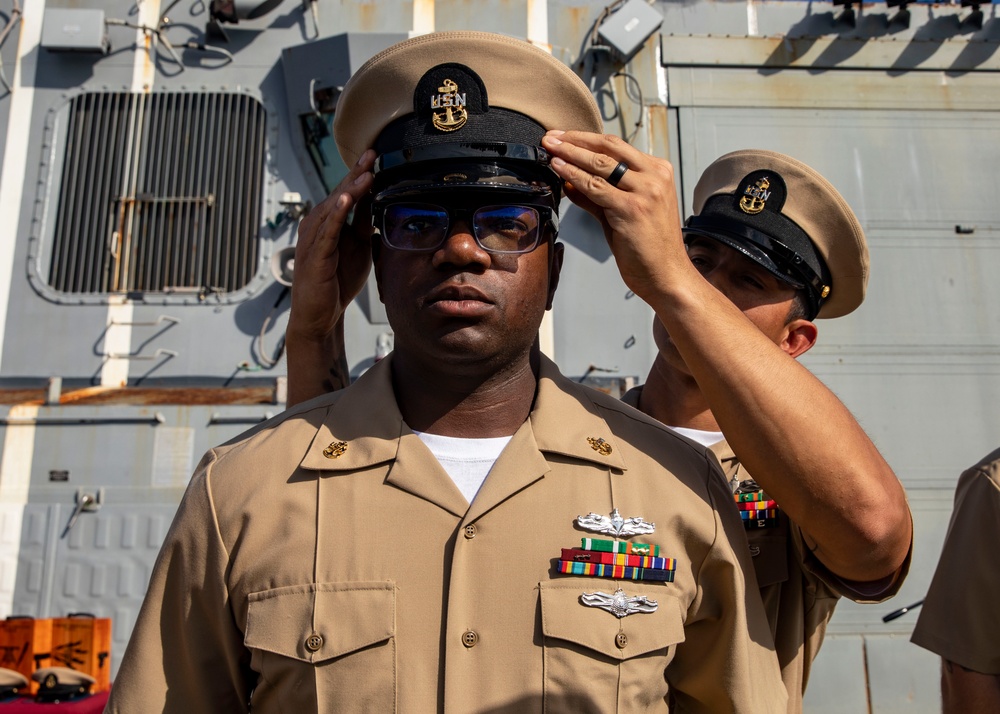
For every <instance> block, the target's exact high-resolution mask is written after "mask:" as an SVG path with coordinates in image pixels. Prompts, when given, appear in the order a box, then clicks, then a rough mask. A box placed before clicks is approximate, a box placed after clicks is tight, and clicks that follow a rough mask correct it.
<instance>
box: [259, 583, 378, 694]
mask: <svg viewBox="0 0 1000 714" xmlns="http://www.w3.org/2000/svg"><path fill="white" fill-rule="evenodd" d="M248 601H249V608H248V611H247V628H246V635H245V638H244V643H245V644H246V646H247V647H248V648H249V649H250V650H251V652H252V656H251V667H252V668H253V669H254V670H255V671H256V672H258V673H259V675H260V676H259V683H258V686H257V688H256V689H255V690H254V694H253V704H254V710H255V711H279V710H280V711H298V710H302V711H305V710H312V711H338V712H355V711H357V712H361V711H364V712H369V711H371V712H376V711H377V712H393V711H395V709H396V677H395V673H396V647H395V627H396V615H395V612H396V589H395V585H394V584H393V583H391V582H351V583H319V584H313V583H310V584H305V585H294V586H289V587H283V588H275V589H273V590H264V591H261V592H256V593H251V594H250V596H249V597H248ZM279 703H280V706H279Z"/></svg>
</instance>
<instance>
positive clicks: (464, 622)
mask: <svg viewBox="0 0 1000 714" xmlns="http://www.w3.org/2000/svg"><path fill="white" fill-rule="evenodd" d="M390 360H391V358H387V359H385V360H383V361H382V362H380V363H379V364H377V365H376V366H375V367H373V368H372V369H371V370H369V371H368V372H367V373H366V374H365V375H364V376H363V377H362V378H361V379H360V380H358V381H357V382H356V383H355V384H354V385H353V386H351V387H349V388H348V389H345V390H342V391H340V392H336V393H333V394H330V395H326V396H323V397H320V398H318V399H316V400H313V401H311V402H307V403H305V404H303V405H300V406H299V407H297V408H295V409H293V410H290V411H288V412H286V413H284V414H282V415H280V416H279V417H276V418H275V419H273V420H271V421H270V422H266V423H265V424H263V425H261V426H260V427H257V428H256V429H254V430H252V431H251V432H248V434H246V435H244V436H242V437H240V438H238V439H236V440H234V441H233V442H230V443H229V444H227V445H224V446H222V447H219V448H216V449H213V450H211V451H210V452H209V453H208V454H207V455H206V456H205V458H204V459H203V460H202V462H201V464H200V466H199V467H198V470H197V472H196V474H195V476H194V477H193V479H192V481H191V484H190V486H189V488H188V490H187V493H186V494H185V496H184V499H183V501H182V503H181V505H180V508H179V510H178V513H177V516H176V518H175V520H174V523H173V525H172V526H171V528H170V531H169V533H168V535H167V537H166V540H165V543H164V545H163V548H162V550H161V552H160V555H159V557H158V560H157V563H156V566H155V568H154V571H153V574H152V578H151V581H150V584H149V590H148V592H147V596H146V600H145V602H144V604H143V607H142V609H141V611H140V614H139V618H138V621H137V623H136V626H135V628H134V630H133V633H132V639H131V641H130V643H129V646H128V649H127V651H126V653H125V657H124V660H123V662H122V665H121V667H120V669H119V672H118V677H117V680H116V681H115V683H114V687H113V690H112V693H111V699H110V701H109V704H108V708H107V711H109V712H121V713H123V714H134V713H135V712H153V711H156V712H160V711H165V712H177V713H179V714H199V713H201V712H204V713H205V714H209V713H211V714H218V713H219V712H241V711H244V712H245V711H247V710H248V707H250V706H251V705H252V710H253V711H254V712H292V713H293V714H308V713H309V712H324V713H325V712H355V711H359V712H379V713H382V712H393V711H400V712H406V713H410V712H418V713H419V712H438V711H444V712H456V713H459V712H511V713H513V712H518V713H520V712H532V711H534V712H540V711H542V710H543V709H544V711H546V712H574V713H578V712H629V713H630V714H631V713H634V712H666V711H685V712H687V711H690V712H712V713H716V714H717V713H721V712H730V711H744V712H752V713H753V714H760V713H766V712H783V711H784V709H785V693H784V690H783V689H782V687H781V684H780V673H779V670H778V666H777V660H776V658H775V657H774V652H773V645H772V643H771V638H770V634H769V632H768V630H767V623H766V620H765V618H764V614H763V612H762V610H761V607H760V601H759V598H757V597H756V596H755V595H754V594H753V591H754V590H755V589H756V585H755V583H753V581H752V575H751V581H750V583H749V586H748V587H745V583H744V578H743V576H742V572H741V571H743V569H744V568H747V569H748V568H749V562H748V558H747V556H746V551H745V550H742V552H740V550H736V549H734V548H733V546H732V543H733V542H737V543H739V542H741V539H742V538H743V534H742V527H741V525H740V522H739V519H738V518H737V517H736V514H735V512H734V511H732V510H728V509H725V508H719V505H720V503H724V502H726V500H727V499H728V498H729V493H728V490H727V489H726V486H725V480H724V479H723V477H722V476H721V474H720V472H719V469H718V465H717V464H716V462H715V460H714V459H713V458H712V457H711V456H709V455H708V454H707V452H706V451H705V450H704V449H701V448H698V447H695V446H694V445H692V444H691V442H689V441H687V440H684V439H682V438H680V437H678V436H677V435H675V434H673V433H672V432H670V431H669V430H668V429H666V428H665V427H663V426H662V425H660V424H659V423H658V422H655V421H654V420H652V419H650V418H648V417H646V416H644V415H643V414H641V413H639V412H638V411H635V410H633V409H631V408H629V407H627V406H625V405H623V404H621V402H619V401H617V400H615V399H612V398H610V397H608V396H606V395H603V394H600V393H598V392H595V391H593V390H590V389H587V388H585V387H582V386H580V385H577V384H575V383H574V382H571V381H570V380H567V379H566V378H564V377H562V376H561V375H560V374H559V373H558V371H557V369H556V368H555V366H554V365H553V364H552V363H551V362H549V361H548V360H544V359H543V365H542V370H541V375H540V380H539V385H538V391H537V395H536V400H535V404H534V407H533V410H532V412H531V414H530V416H529V418H528V420H527V421H526V422H525V423H524V424H523V425H522V427H521V428H520V429H519V430H518V431H517V433H516V434H514V436H513V438H512V439H511V441H510V443H509V444H508V446H507V447H506V449H505V450H504V451H503V453H501V455H500V457H499V459H498V460H497V462H496V464H495V465H494V467H493V469H492V471H491V472H490V474H489V476H488V477H487V479H486V481H485V483H484V484H483V486H482V489H481V490H480V492H479V493H478V495H477V496H476V498H475V501H474V502H473V503H472V505H471V507H470V506H469V504H468V503H466V501H465V499H464V498H463V497H462V495H461V493H460V492H459V491H458V489H457V487H456V486H455V484H454V482H453V481H452V480H451V479H450V478H449V477H448V476H447V474H446V473H445V472H444V470H443V469H442V468H441V466H440V465H439V464H438V462H437V461H436V460H435V459H434V457H433V456H432V454H431V453H430V452H429V451H428V449H427V448H426V447H425V446H424V444H423V443H422V442H421V441H420V439H419V438H418V437H417V436H416V435H414V434H413V433H412V432H411V431H410V429H409V428H408V427H407V426H406V424H405V423H403V420H402V417H401V415H400V412H399V409H398V407H397V405H396V402H395V398H394V394H393V391H392V386H391V380H390ZM598 439H603V440H604V443H601V442H599V441H597V440H598ZM615 508H617V509H618V510H619V511H620V513H621V515H622V516H623V517H625V518H631V517H639V516H641V517H643V518H644V519H645V520H647V521H651V522H653V523H655V525H656V530H655V532H654V533H653V534H652V535H647V536H641V537H633V538H631V539H629V540H631V541H639V542H649V543H653V544H657V545H659V546H660V549H661V552H660V555H661V556H665V557H671V558H676V560H677V564H676V575H675V579H674V582H672V583H657V582H632V581H613V580H609V579H604V578H594V577H586V576H573V575H562V574H559V573H558V572H556V570H555V567H554V566H555V564H556V561H557V560H558V558H559V555H560V549H561V548H572V547H579V546H580V539H581V537H584V536H594V537H600V538H608V539H610V538H611V537H612V536H607V535H605V536H601V535H597V534H593V533H587V532H584V531H581V530H580V529H579V528H578V527H576V526H575V519H576V518H577V516H579V515H586V514H588V513H590V512H596V513H598V514H601V515H607V514H610V513H611V511H612V509H615ZM751 572H752V571H751ZM617 588H621V589H622V590H623V591H624V593H625V595H627V596H629V597H633V596H638V595H645V596H647V597H648V598H650V599H652V600H655V601H656V602H657V603H658V608H657V609H656V611H655V612H652V613H638V614H632V615H628V616H626V617H623V618H621V619H619V618H618V617H616V616H615V615H613V614H611V613H609V612H606V611H604V610H602V609H599V608H594V607H587V606H584V605H583V604H582V603H581V598H580V596H581V594H582V593H584V592H588V593H593V592H598V591H599V592H604V593H607V594H613V593H615V591H616V589H617ZM748 593H749V594H748ZM251 692H252V699H251Z"/></svg>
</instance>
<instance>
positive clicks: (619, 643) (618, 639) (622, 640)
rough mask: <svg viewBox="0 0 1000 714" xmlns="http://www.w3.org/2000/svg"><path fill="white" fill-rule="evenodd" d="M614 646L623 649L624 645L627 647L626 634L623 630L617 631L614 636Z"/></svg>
mask: <svg viewBox="0 0 1000 714" xmlns="http://www.w3.org/2000/svg"><path fill="white" fill-rule="evenodd" d="M615 647H617V648H618V649H620V650H623V649H625V648H626V647H628V635H626V634H625V633H624V632H619V633H618V634H617V635H616V636H615Z"/></svg>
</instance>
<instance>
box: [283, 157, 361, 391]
mask: <svg viewBox="0 0 1000 714" xmlns="http://www.w3.org/2000/svg"><path fill="white" fill-rule="evenodd" d="M374 162H375V152H374V151H371V150H368V151H366V152H365V153H364V154H362V155H361V158H360V159H358V163H357V164H356V165H355V166H354V168H353V169H351V171H350V172H348V174H347V176H346V177H344V180H343V181H341V182H340V185H339V186H337V188H336V189H335V190H334V191H333V192H332V193H331V194H330V195H329V196H328V197H327V198H326V199H325V200H324V201H323V202H322V203H320V204H319V205H318V206H316V208H314V209H313V210H312V211H310V212H309V214H308V215H307V216H306V217H305V218H303V219H302V222H301V223H300V224H299V238H298V241H297V242H296V244H295V270H294V274H295V276H294V279H293V280H292V310H291V313H290V314H289V316H288V327H287V329H286V330H285V351H286V352H287V354H288V397H287V402H286V407H291V406H294V405H296V404H298V403H299V402H304V401H306V400H307V399H312V398H313V397H318V396H320V395H322V394H326V393H327V392H332V391H334V390H337V389H343V388H344V387H346V386H347V385H348V384H350V381H351V375H350V369H349V367H348V364H347V352H346V350H345V347H344V312H345V311H346V310H347V306H348V305H349V304H350V303H351V300H353V299H354V298H355V297H356V296H357V294H358V293H359V292H361V289H362V288H363V287H364V284H365V281H366V280H367V279H368V273H369V271H370V269H371V262H372V259H371V244H370V237H371V215H370V213H369V210H368V209H369V208H370V206H369V203H368V202H367V201H366V200H365V199H366V198H367V196H368V192H369V191H370V190H371V185H372V181H373V180H374V179H373V174H372V173H371V168H372V165H373V164H374ZM355 208H357V210H356V211H355V215H354V218H353V221H352V222H350V223H349V222H348V216H349V215H350V212H351V210H352V209H355Z"/></svg>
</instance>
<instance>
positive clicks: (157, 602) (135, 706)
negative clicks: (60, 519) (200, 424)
mask: <svg viewBox="0 0 1000 714" xmlns="http://www.w3.org/2000/svg"><path fill="white" fill-rule="evenodd" d="M214 463H215V453H214V452H209V453H208V454H207V455H206V456H205V458H204V459H202V462H201V464H200V465H199V467H198V469H197V471H196V472H195V475H194V477H193V478H192V479H191V483H190V484H189V485H188V489H187V491H186V493H185V494H184V498H183V499H182V500H181V504H180V507H179V508H178V510H177V514H176V516H175V517H174V520H173V523H172V524H171V526H170V529H169V531H168V532H167V536H166V539H165V540H164V543H163V546H162V548H161V549H160V553H159V555H158V556H157V559H156V563H155V565H154V567H153V574H152V576H151V578H150V582H149V587H148V589H147V591H146V598H145V600H144V601H143V604H142V608H141V609H140V611H139V617H138V619H137V621H136V624H135V628H134V629H133V630H132V636H131V639H130V640H129V644H128V647H127V648H126V650H125V655H124V658H123V660H122V663H121V667H120V668H119V670H118V675H117V677H116V678H115V681H114V683H113V685H112V688H111V696H110V698H109V700H108V705H107V708H106V709H105V713H106V714H108V713H110V714H119V713H120V714H130V713H134V712H153V711H155V712H165V713H172V712H176V713H178V714H217V713H218V712H246V711H249V700H250V690H251V688H252V685H251V684H250V682H251V681H252V680H251V678H250V676H249V674H250V671H249V655H248V653H247V650H246V648H245V647H244V646H243V635H242V633H241V632H240V631H239V628H238V627H237V626H236V624H235V621H234V619H233V614H232V611H231V609H230V602H229V594H228V589H227V587H226V580H225V573H226V568H227V564H228V553H227V551H226V548H225V547H224V544H223V542H222V538H221V535H220V531H219V526H218V521H217V518H216V514H215V510H214V508H213V504H212V496H211V476H210V474H211V469H212V466H213V464H214Z"/></svg>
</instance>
